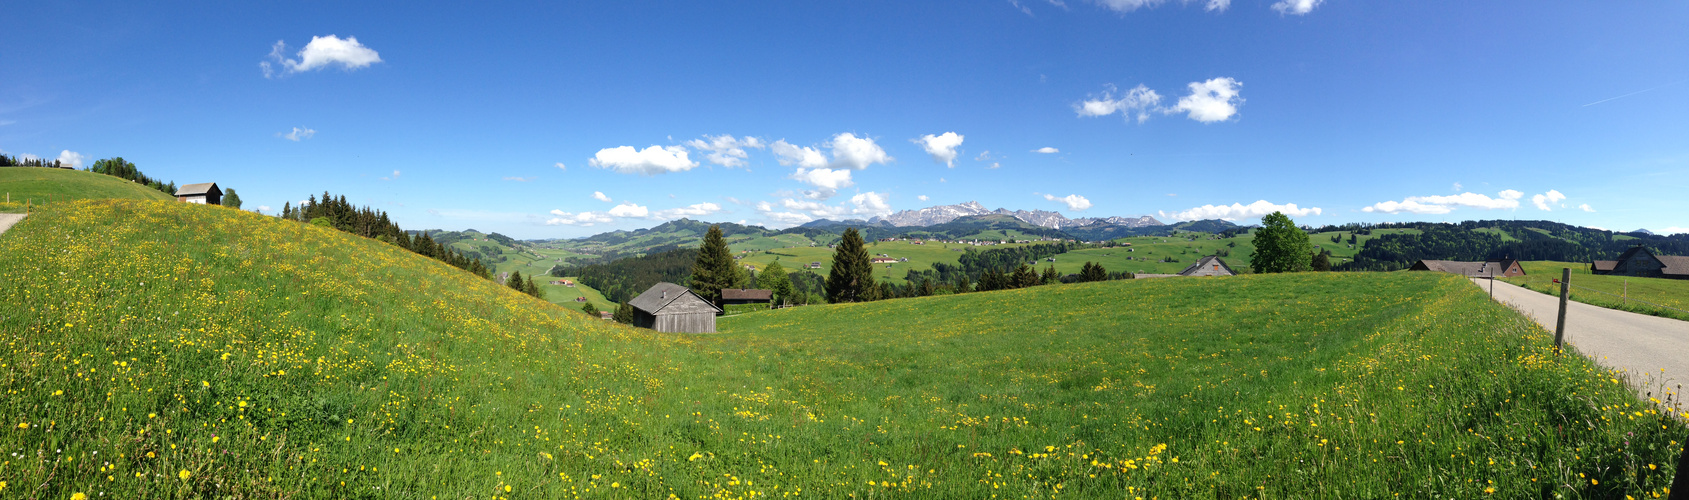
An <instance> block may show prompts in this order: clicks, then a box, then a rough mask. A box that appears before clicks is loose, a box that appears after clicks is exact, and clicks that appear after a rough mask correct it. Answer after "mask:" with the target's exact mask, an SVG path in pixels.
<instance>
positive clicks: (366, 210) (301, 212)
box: [279, 191, 545, 299]
mask: <svg viewBox="0 0 1689 500" xmlns="http://www.w3.org/2000/svg"><path fill="white" fill-rule="evenodd" d="M279 217H280V218H282V219H286V220H291V221H297V222H301V223H307V224H312V225H316V226H322V227H327V228H333V229H337V230H340V231H343V232H347V233H351V234H355V235H358V236H362V237H365V238H370V239H374V240H378V241H382V242H385V243H389V244H392V245H394V246H397V247H399V248H403V249H405V250H409V251H411V252H412V253H415V254H417V255H421V256H424V257H428V258H431V259H434V260H438V261H440V262H444V263H446V264H448V265H450V266H452V267H456V268H458V269H462V270H465V271H468V272H470V273H471V274H474V275H476V276H480V277H482V278H487V279H492V270H491V269H489V268H487V266H486V265H484V264H482V263H481V259H477V258H472V257H468V256H465V255H464V254H463V253H461V252H458V251H457V250H455V249H452V248H451V247H450V246H448V245H449V243H440V242H437V241H434V239H433V238H431V237H429V235H428V233H427V232H421V233H417V234H416V235H415V236H414V237H413V236H412V235H411V233H410V232H408V231H405V230H404V229H403V228H400V227H399V224H398V223H396V222H393V220H392V219H391V218H388V216H387V212H385V211H382V210H376V209H373V208H370V207H367V206H365V207H358V206H354V205H352V204H351V203H349V202H347V201H346V196H345V195H340V196H338V197H337V196H333V195H331V194H329V193H328V192H327V191H324V192H323V196H322V198H320V199H319V198H317V195H311V196H310V197H308V198H307V199H306V201H305V202H303V203H301V204H300V205H299V206H297V207H295V206H293V204H292V203H291V202H289V203H286V204H283V205H282V210H281V215H280V216H279ZM504 283H505V285H506V286H509V287H510V288H513V289H515V290H517V291H521V292H523V293H526V294H528V295H532V296H535V297H539V298H542V299H543V298H545V292H544V290H541V289H540V287H539V283H537V282H536V281H534V278H533V277H532V276H530V277H527V278H523V277H522V273H520V272H516V273H511V275H510V277H509V278H508V279H506V280H505V282H504Z"/></svg>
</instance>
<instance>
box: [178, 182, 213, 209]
mask: <svg viewBox="0 0 1689 500" xmlns="http://www.w3.org/2000/svg"><path fill="white" fill-rule="evenodd" d="M176 201H180V202H183V203H198V204H201V205H222V204H223V190H222V189H218V188H217V183H215V182H202V183H199V184H188V185H185V186H182V187H180V188H177V189H176Z"/></svg>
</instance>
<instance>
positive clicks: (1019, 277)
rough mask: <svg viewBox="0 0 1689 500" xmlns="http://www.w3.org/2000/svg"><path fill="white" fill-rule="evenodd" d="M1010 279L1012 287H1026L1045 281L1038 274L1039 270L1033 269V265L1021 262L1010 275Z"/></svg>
mask: <svg viewBox="0 0 1689 500" xmlns="http://www.w3.org/2000/svg"><path fill="white" fill-rule="evenodd" d="M1009 281H1010V283H1011V284H1010V285H1009V286H1010V287H1011V288H1026V287H1033V286H1038V284H1039V283H1041V282H1043V278H1040V277H1039V276H1038V271H1034V270H1032V266H1028V265H1026V264H1021V265H1019V266H1016V267H1015V271H1014V272H1013V273H1011V274H1010V275H1009Z"/></svg>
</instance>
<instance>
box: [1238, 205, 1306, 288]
mask: <svg viewBox="0 0 1689 500" xmlns="http://www.w3.org/2000/svg"><path fill="white" fill-rule="evenodd" d="M1313 255H1314V244H1313V243H1311V242H1309V241H1308V233H1306V232H1303V231H1302V228H1299V227H1296V221H1293V220H1290V216H1288V215H1284V213H1283V212H1273V213H1270V214H1267V216H1266V217H1262V218H1261V229H1258V230H1256V231H1255V255H1252V256H1250V257H1249V267H1253V268H1255V272H1258V273H1294V272H1303V271H1307V270H1308V269H1310V268H1311V267H1312V261H1313Z"/></svg>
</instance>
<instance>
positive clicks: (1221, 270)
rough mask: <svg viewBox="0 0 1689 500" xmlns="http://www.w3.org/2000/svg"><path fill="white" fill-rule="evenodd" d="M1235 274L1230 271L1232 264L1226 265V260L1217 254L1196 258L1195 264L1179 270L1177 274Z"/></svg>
mask: <svg viewBox="0 0 1689 500" xmlns="http://www.w3.org/2000/svg"><path fill="white" fill-rule="evenodd" d="M1236 274H1237V273H1236V272H1233V271H1232V266H1228V265H1226V261H1223V260H1220V256H1218V255H1210V256H1207V257H1203V258H1201V259H1198V260H1197V261H1196V263H1195V264H1191V265H1190V267H1187V268H1185V270H1183V271H1179V276H1233V275H1236Z"/></svg>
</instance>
